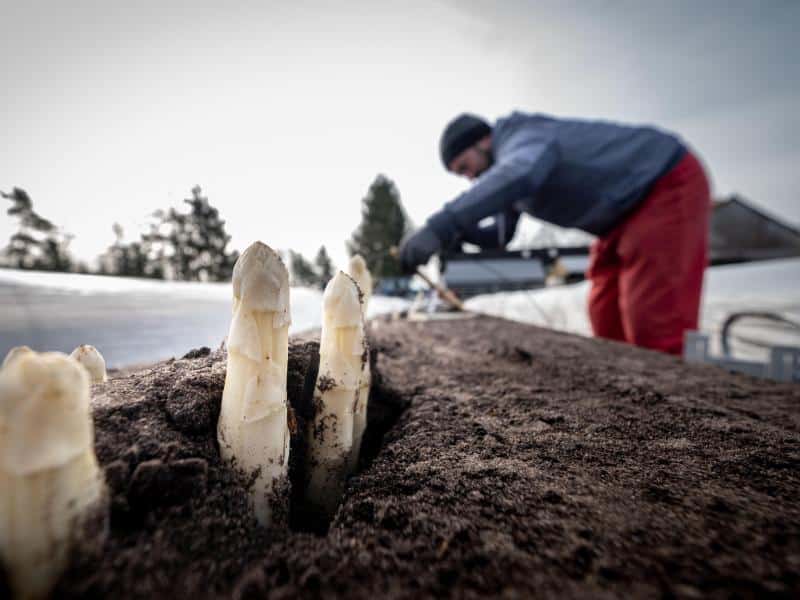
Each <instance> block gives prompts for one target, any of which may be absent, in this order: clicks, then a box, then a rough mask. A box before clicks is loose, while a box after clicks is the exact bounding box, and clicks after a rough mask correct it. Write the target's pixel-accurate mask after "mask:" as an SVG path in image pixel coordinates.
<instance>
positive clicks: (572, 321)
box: [466, 259, 800, 360]
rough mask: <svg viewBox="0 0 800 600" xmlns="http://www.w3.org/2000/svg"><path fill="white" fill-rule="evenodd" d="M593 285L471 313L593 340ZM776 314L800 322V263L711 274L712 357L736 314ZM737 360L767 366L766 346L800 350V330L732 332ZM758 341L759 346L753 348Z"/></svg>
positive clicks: (474, 304)
mask: <svg viewBox="0 0 800 600" xmlns="http://www.w3.org/2000/svg"><path fill="white" fill-rule="evenodd" d="M588 294H589V283H588V282H586V281H584V282H581V283H577V284H573V285H565V286H560V287H553V288H545V289H541V290H535V291H527V292H508V293H500V294H488V295H484V296H476V297H475V298H470V299H469V300H468V301H467V302H466V307H467V308H468V309H469V310H474V311H478V312H483V313H487V314H491V315H496V316H501V317H505V318H507V319H512V320H516V321H522V322H525V323H533V324H535V325H544V326H546V327H552V328H554V329H559V330H562V331H569V332H572V333H577V334H580V335H587V336H589V335H591V334H592V330H591V325H590V323H589V318H588V315H587V311H586V305H587V298H588ZM740 311H759V312H772V313H776V314H779V315H782V316H784V317H787V318H790V319H793V320H794V321H795V322H798V321H800V259H783V260H772V261H764V262H755V263H748V264H741V265H727V266H721V267H713V268H711V269H709V270H708V271H707V272H706V279H705V283H704V289H703V306H702V312H701V316H700V327H701V329H702V330H703V331H706V332H708V333H710V334H711V336H712V353H714V354H719V353H720V346H719V331H720V328H721V326H722V323H723V322H724V321H725V319H726V317H727V316H728V315H729V314H731V313H734V312H740ZM732 333H733V334H734V335H733V337H732V339H731V349H732V353H733V355H734V356H736V357H739V358H749V359H756V360H765V359H766V353H767V351H766V350H765V349H764V348H763V346H761V345H760V344H767V345H773V346H776V345H790V346H800V333H799V332H798V331H797V330H796V329H792V328H790V327H786V326H783V325H777V324H775V323H772V322H768V321H763V320H755V319H748V320H742V321H738V322H737V323H736V324H735V325H734V326H733V328H732ZM747 340H753V341H757V342H758V343H759V344H753V343H749V342H748V341H747Z"/></svg>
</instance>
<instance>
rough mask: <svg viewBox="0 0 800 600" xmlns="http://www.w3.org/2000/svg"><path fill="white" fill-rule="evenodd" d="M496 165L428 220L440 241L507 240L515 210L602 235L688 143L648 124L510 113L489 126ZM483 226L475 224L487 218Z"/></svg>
mask: <svg viewBox="0 0 800 600" xmlns="http://www.w3.org/2000/svg"><path fill="white" fill-rule="evenodd" d="M492 151H493V154H494V164H493V165H492V167H491V168H489V169H488V170H487V171H486V172H484V173H483V174H482V175H481V176H480V177H479V178H478V179H477V180H475V183H474V184H473V185H472V187H471V188H470V189H469V190H467V191H466V192H464V193H463V194H461V195H460V196H458V197H457V198H456V199H455V200H453V201H452V202H448V203H447V204H445V205H444V208H442V210H440V211H439V212H437V213H435V214H434V215H432V216H431V217H430V218H429V219H428V226H429V227H430V228H431V229H433V231H434V232H435V233H436V235H437V236H438V237H439V239H440V240H441V241H442V244H443V246H444V247H448V246H450V245H451V244H452V243H453V242H455V241H457V240H465V241H468V242H472V243H476V244H478V245H479V246H481V247H484V248H491V247H494V248H497V247H503V246H505V244H506V243H507V242H508V241H510V240H511V238H512V236H513V235H514V231H515V229H516V225H517V220H518V219H519V215H520V211H525V212H528V213H530V214H531V215H533V216H534V217H536V218H537V219H542V220H544V221H549V222H551V223H555V224H556V225H560V226H562V227H575V228H578V229H582V230H584V231H588V232H589V233H592V234H594V235H598V236H602V235H605V234H606V233H608V232H609V231H611V230H612V229H613V228H614V226H615V225H617V224H618V223H620V222H621V221H622V219H623V218H624V217H625V216H626V215H627V214H628V213H629V212H630V211H631V209H632V208H634V207H635V206H636V205H637V204H638V203H639V202H640V201H641V200H642V199H643V198H644V197H645V196H646V195H647V191H648V189H649V188H650V186H652V184H653V183H654V182H655V181H656V180H657V179H658V178H659V177H660V176H661V175H663V174H664V173H666V172H667V171H669V170H670V169H671V168H672V167H673V166H675V165H676V164H677V163H678V162H679V161H680V159H681V158H682V157H683V155H684V154H685V153H686V149H685V147H684V146H683V144H682V143H681V142H680V141H679V140H678V138H677V137H675V136H674V135H672V134H670V133H666V132H663V131H659V130H657V129H654V128H652V127H631V126H625V125H617V124H615V123H607V122H600V121H579V120H574V119H556V118H553V117H549V116H546V115H541V114H525V113H520V112H515V113H512V114H511V115H510V116H508V117H506V118H503V119H499V120H498V121H497V123H496V124H495V126H494V130H493V131H492ZM491 216H493V217H495V222H494V223H493V224H492V225H490V226H488V227H478V222H479V221H481V220H482V219H484V218H486V217H491Z"/></svg>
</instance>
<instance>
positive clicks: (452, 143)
mask: <svg viewBox="0 0 800 600" xmlns="http://www.w3.org/2000/svg"><path fill="white" fill-rule="evenodd" d="M490 133H492V128H491V126H490V125H489V124H488V123H487V122H486V121H484V120H483V119H481V118H480V117H476V116H475V115H470V114H467V113H464V114H461V115H458V116H457V117H456V118H455V119H453V120H452V121H450V122H449V123H448V124H447V127H445V128H444V132H443V133H442V138H441V139H440V140H439V153H440V155H441V157H442V162H443V163H444V168H445V169H449V165H450V163H451V162H452V160H453V159H454V158H455V157H456V156H458V155H459V154H461V153H462V152H463V151H464V150H466V149H467V148H469V147H471V146H473V145H475V144H476V143H477V142H478V141H480V140H482V139H483V138H484V137H486V136H487V135H489V134H490Z"/></svg>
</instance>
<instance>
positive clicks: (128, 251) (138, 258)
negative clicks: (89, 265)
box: [100, 223, 151, 277]
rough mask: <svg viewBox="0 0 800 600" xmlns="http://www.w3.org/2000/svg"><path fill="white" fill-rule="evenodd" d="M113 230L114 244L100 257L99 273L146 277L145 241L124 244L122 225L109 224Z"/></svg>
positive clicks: (147, 274)
mask: <svg viewBox="0 0 800 600" xmlns="http://www.w3.org/2000/svg"><path fill="white" fill-rule="evenodd" d="M111 230H112V231H113V232H114V238H115V241H114V244H113V245H112V246H111V247H109V249H108V250H106V252H105V253H104V254H103V255H102V256H101V257H100V270H101V273H105V274H109V275H118V276H121V277H148V276H151V274H150V273H149V272H148V265H149V260H148V256H147V254H148V252H147V243H146V242H144V241H141V242H132V243H130V244H125V243H124V242H123V239H124V238H125V232H124V230H123V229H122V225H120V224H119V223H114V224H113V225H112V226H111Z"/></svg>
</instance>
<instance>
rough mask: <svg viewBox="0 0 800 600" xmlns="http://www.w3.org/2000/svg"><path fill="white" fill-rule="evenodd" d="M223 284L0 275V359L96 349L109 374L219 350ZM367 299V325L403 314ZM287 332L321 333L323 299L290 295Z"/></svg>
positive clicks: (226, 306)
mask: <svg viewBox="0 0 800 600" xmlns="http://www.w3.org/2000/svg"><path fill="white" fill-rule="evenodd" d="M231 305H232V290H231V285H230V283H190V282H178V281H159V280H150V279H135V278H127V277H106V276H98V275H79V274H72V273H44V272H35V271H18V270H13V269H0V359H2V357H3V356H5V354H6V352H8V350H9V349H10V348H12V347H13V346H20V345H27V346H30V347H31V348H33V349H35V350H40V351H44V350H57V351H60V352H66V353H70V352H72V350H73V349H74V348H75V347H77V346H79V345H81V344H91V345H93V346H95V347H96V348H98V350H100V352H101V353H102V354H103V356H104V357H105V359H106V362H107V365H108V366H109V368H115V367H120V366H125V365H131V364H142V363H152V362H155V361H157V360H162V359H165V358H169V357H171V356H178V357H179V356H182V355H183V354H184V353H185V352H187V351H188V350H190V349H191V348H196V347H198V346H209V347H211V348H215V347H217V346H219V344H220V343H221V342H222V340H223V339H224V338H225V336H226V335H227V333H228V327H229V325H230V318H231ZM408 305H409V302H408V301H407V300H403V299H399V298H388V297H384V296H373V297H372V299H371V301H370V304H369V310H368V315H367V316H368V318H371V317H374V316H376V315H379V314H381V313H386V312H395V311H399V310H403V309H405V308H407V307H408ZM291 314H292V324H291V326H290V328H289V331H290V333H292V334H294V333H299V332H302V331H307V330H309V329H315V328H317V327H320V325H321V323H322V292H321V291H319V290H317V289H312V288H307V287H294V288H292V291H291Z"/></svg>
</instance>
